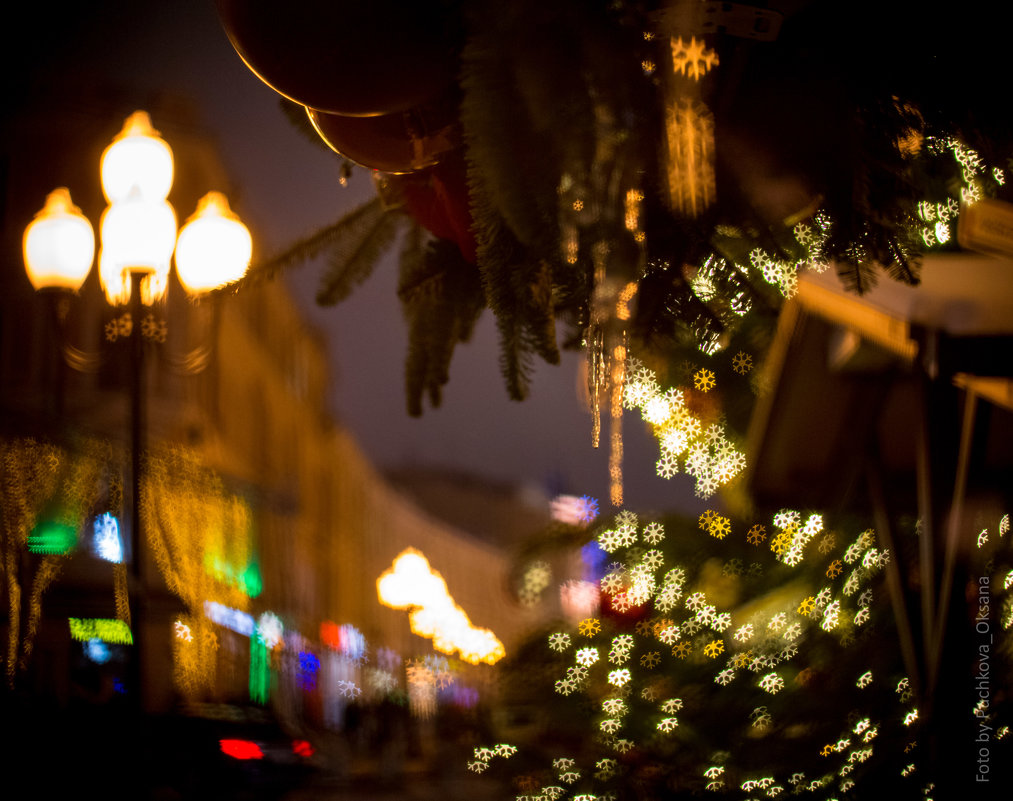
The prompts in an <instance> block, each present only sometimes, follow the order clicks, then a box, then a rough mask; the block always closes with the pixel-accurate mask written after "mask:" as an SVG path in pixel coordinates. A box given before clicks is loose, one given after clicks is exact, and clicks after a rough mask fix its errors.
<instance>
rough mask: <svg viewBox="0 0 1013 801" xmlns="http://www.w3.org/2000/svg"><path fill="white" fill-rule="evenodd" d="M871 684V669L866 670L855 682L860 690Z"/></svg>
mask: <svg viewBox="0 0 1013 801" xmlns="http://www.w3.org/2000/svg"><path fill="white" fill-rule="evenodd" d="M870 684H872V671H871V670H867V671H865V673H863V674H862V675H861V676H859V677H858V681H856V682H855V686H856V687H858V689H860V690H864V689H865V688H866V687H868V686H869V685H870Z"/></svg>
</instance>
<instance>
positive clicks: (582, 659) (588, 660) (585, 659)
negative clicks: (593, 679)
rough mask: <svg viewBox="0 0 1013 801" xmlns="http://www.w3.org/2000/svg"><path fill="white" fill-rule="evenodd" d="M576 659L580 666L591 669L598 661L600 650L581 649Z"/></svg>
mask: <svg viewBox="0 0 1013 801" xmlns="http://www.w3.org/2000/svg"><path fill="white" fill-rule="evenodd" d="M576 659H577V664H578V665H583V666H584V667H591V665H593V664H594V663H595V662H597V661H598V649H597V648H579V649H578V650H577V653H576Z"/></svg>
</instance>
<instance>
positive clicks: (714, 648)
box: [703, 640, 725, 659]
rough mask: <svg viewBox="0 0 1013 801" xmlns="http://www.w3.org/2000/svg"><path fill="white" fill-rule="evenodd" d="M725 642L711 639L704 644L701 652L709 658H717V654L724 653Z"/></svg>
mask: <svg viewBox="0 0 1013 801" xmlns="http://www.w3.org/2000/svg"><path fill="white" fill-rule="evenodd" d="M724 650H725V644H724V642H722V641H721V640H711V641H710V642H709V643H707V645H705V646H704V649H703V652H704V653H705V654H706V655H707V656H709V657H710V658H711V659H717V658H718V655H719V654H722V653H724Z"/></svg>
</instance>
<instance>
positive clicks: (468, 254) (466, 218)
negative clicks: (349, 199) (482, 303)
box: [398, 151, 478, 264]
mask: <svg viewBox="0 0 1013 801" xmlns="http://www.w3.org/2000/svg"><path fill="white" fill-rule="evenodd" d="M466 175H467V171H466V168H465V165H464V159H463V157H462V156H461V153H460V151H454V152H453V153H448V154H447V155H446V156H445V158H444V160H443V161H441V162H440V163H439V164H437V165H435V166H434V167H431V168H429V169H427V170H422V171H419V172H416V173H412V174H411V175H403V176H400V177H399V179H398V191H399V194H400V197H401V198H402V199H403V201H404V207H405V210H406V211H407V212H408V214H410V215H411V216H412V218H413V219H414V220H415V221H416V222H417V223H418V224H419V225H421V226H422V227H423V228H425V229H426V230H427V231H429V232H430V233H431V234H433V235H434V236H437V237H439V238H441V239H449V240H450V241H452V242H454V243H456V244H457V247H458V249H459V250H460V251H461V256H462V257H464V259H465V260H466V261H467V262H468V263H469V264H476V263H477V262H478V255H477V251H478V244H477V243H476V241H475V234H474V232H473V231H472V218H471V207H470V201H469V195H468V184H467V180H466Z"/></svg>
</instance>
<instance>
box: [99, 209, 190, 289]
mask: <svg viewBox="0 0 1013 801" xmlns="http://www.w3.org/2000/svg"><path fill="white" fill-rule="evenodd" d="M100 231H101V237H102V252H101V254H100V258H99V277H100V279H101V281H102V288H103V290H104V291H105V293H106V298H107V299H108V300H109V302H110V303H111V304H117V303H124V302H126V299H129V297H130V277H129V276H130V273H131V272H135V271H140V272H143V273H146V274H147V275H146V277H145V279H144V282H143V283H142V293H143V297H142V299H143V301H144V303H146V304H151V303H153V302H154V301H155V300H159V299H161V298H162V297H163V296H164V295H165V289H166V286H167V284H168V276H169V265H170V264H171V262H172V251H173V249H174V248H175V247H176V213H175V212H174V211H173V210H172V206H170V205H169V204H168V203H167V202H166V201H165V200H159V201H150V200H145V199H143V198H142V197H140V196H139V195H138V194H136V193H135V194H134V195H131V196H130V197H129V198H127V199H126V200H123V201H118V202H116V203H113V204H112V205H111V206H109V207H107V208H106V210H105V212H104V213H103V215H102V222H101V225H100Z"/></svg>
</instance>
